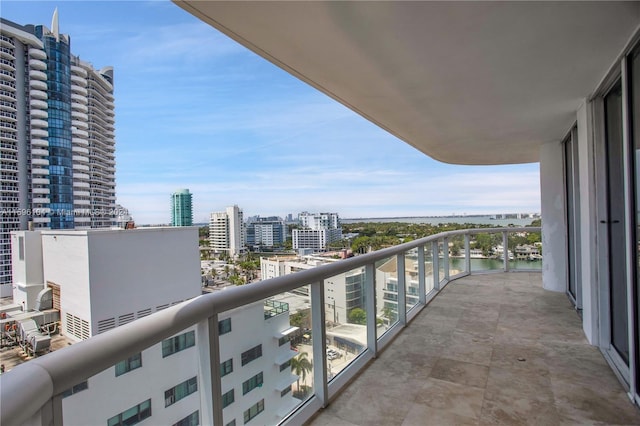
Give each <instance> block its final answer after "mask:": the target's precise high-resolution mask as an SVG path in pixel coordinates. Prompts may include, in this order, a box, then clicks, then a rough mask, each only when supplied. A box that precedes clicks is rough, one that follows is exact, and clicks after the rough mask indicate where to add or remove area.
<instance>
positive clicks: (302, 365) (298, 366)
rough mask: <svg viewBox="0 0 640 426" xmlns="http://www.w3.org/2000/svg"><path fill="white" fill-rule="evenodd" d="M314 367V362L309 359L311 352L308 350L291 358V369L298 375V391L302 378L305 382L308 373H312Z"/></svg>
mask: <svg viewBox="0 0 640 426" xmlns="http://www.w3.org/2000/svg"><path fill="white" fill-rule="evenodd" d="M312 369H313V363H312V362H311V361H310V360H309V354H307V353H306V352H300V353H299V354H298V355H297V356H295V357H293V358H292V359H291V370H293V373H294V374H295V375H296V376H298V383H297V386H298V392H299V391H300V378H301V377H302V381H303V382H304V381H305V379H306V378H307V373H310V372H311V370H312Z"/></svg>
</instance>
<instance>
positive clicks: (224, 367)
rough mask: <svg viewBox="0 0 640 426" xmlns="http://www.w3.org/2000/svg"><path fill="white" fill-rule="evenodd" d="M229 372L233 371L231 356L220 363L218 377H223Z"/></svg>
mask: <svg viewBox="0 0 640 426" xmlns="http://www.w3.org/2000/svg"><path fill="white" fill-rule="evenodd" d="M231 372H233V358H229V359H228V360H226V361H225V362H221V363H220V377H224V376H226V375H227V374H229V373H231Z"/></svg>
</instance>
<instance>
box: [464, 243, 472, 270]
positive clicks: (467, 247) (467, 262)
mask: <svg viewBox="0 0 640 426" xmlns="http://www.w3.org/2000/svg"><path fill="white" fill-rule="evenodd" d="M464 271H465V272H466V273H467V274H470V273H471V235H469V233H466V234H464Z"/></svg>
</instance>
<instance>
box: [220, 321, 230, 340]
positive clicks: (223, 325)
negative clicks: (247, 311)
mask: <svg viewBox="0 0 640 426" xmlns="http://www.w3.org/2000/svg"><path fill="white" fill-rule="evenodd" d="M227 333H231V318H227V319H223V320H222V321H218V334H219V335H220V336H222V335H223V334H227Z"/></svg>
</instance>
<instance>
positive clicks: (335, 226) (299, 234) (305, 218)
mask: <svg viewBox="0 0 640 426" xmlns="http://www.w3.org/2000/svg"><path fill="white" fill-rule="evenodd" d="M298 221H299V222H300V226H301V228H299V229H294V230H293V231H292V232H291V242H292V245H293V249H294V250H300V249H311V250H313V251H315V252H319V251H324V250H326V249H327V245H328V244H329V243H331V242H333V241H338V240H340V239H342V228H341V227H340V219H339V218H338V214H337V213H308V212H302V213H300V214H299V215H298Z"/></svg>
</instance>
